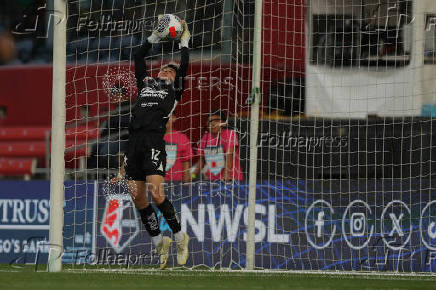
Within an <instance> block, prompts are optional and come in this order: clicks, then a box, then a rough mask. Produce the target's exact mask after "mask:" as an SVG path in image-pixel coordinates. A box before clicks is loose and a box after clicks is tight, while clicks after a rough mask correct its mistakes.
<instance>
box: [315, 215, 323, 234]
mask: <svg viewBox="0 0 436 290" xmlns="http://www.w3.org/2000/svg"><path fill="white" fill-rule="evenodd" d="M324 216H325V213H324V211H320V212H318V218H317V220H316V221H315V226H316V236H317V237H318V238H320V237H321V235H322V228H323V227H324Z"/></svg>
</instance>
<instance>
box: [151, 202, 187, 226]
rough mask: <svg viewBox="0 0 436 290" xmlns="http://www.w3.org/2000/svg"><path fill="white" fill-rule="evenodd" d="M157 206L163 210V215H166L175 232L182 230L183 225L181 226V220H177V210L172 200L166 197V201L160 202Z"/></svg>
mask: <svg viewBox="0 0 436 290" xmlns="http://www.w3.org/2000/svg"><path fill="white" fill-rule="evenodd" d="M157 207H158V208H159V210H160V211H161V212H162V215H163V216H164V218H165V220H166V221H167V223H168V225H169V226H170V228H171V230H172V231H173V233H174V234H175V233H178V232H180V231H181V229H182V227H181V226H180V222H179V221H178V220H177V217H176V211H175V210H174V207H173V205H172V204H171V202H170V201H169V200H168V199H167V198H165V200H164V202H162V203H161V204H159V205H158V206H157Z"/></svg>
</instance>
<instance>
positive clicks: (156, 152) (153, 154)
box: [151, 148, 161, 162]
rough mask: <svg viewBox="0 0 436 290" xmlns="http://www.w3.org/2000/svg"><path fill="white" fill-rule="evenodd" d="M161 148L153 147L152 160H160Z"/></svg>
mask: <svg viewBox="0 0 436 290" xmlns="http://www.w3.org/2000/svg"><path fill="white" fill-rule="evenodd" d="M160 152H161V151H160V150H156V149H153V148H152V149H151V160H152V161H155V162H159V154H160Z"/></svg>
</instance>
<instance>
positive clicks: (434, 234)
mask: <svg viewBox="0 0 436 290" xmlns="http://www.w3.org/2000/svg"><path fill="white" fill-rule="evenodd" d="M435 227H436V223H435V222H431V223H430V224H429V225H428V228H427V233H428V236H429V237H430V239H436V229H435Z"/></svg>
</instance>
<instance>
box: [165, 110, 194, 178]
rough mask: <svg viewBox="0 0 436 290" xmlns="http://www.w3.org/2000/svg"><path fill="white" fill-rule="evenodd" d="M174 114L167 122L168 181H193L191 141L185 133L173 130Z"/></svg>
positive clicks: (166, 175) (166, 169)
mask: <svg viewBox="0 0 436 290" xmlns="http://www.w3.org/2000/svg"><path fill="white" fill-rule="evenodd" d="M174 121H175V117H174V115H172V116H171V117H170V119H169V120H168V122H167V130H166V132H165V136H164V140H165V150H166V153H167V159H166V160H167V164H166V168H165V171H166V174H165V180H166V181H183V182H191V160H192V157H193V154H192V147H191V141H189V139H188V137H186V135H185V134H183V133H181V132H179V131H176V130H173V123H174Z"/></svg>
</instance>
